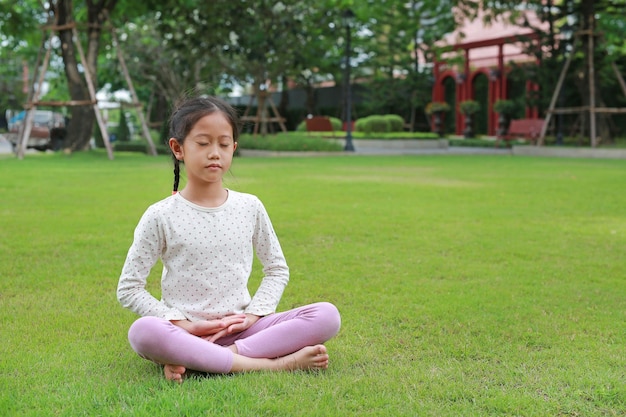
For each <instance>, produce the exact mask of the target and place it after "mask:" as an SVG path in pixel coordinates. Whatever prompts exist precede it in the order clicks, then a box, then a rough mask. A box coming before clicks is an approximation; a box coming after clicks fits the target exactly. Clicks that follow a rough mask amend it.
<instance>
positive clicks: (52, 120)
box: [7, 110, 66, 150]
mask: <svg viewBox="0 0 626 417" xmlns="http://www.w3.org/2000/svg"><path fill="white" fill-rule="evenodd" d="M7 119H8V122H9V123H8V125H9V133H10V134H9V135H8V136H9V141H10V142H11V143H12V144H13V146H17V142H18V140H19V138H18V136H19V132H20V127H21V126H22V124H23V123H24V120H25V119H26V112H25V111H22V112H20V113H17V114H16V115H14V116H12V117H9V118H7ZM65 128H66V126H65V117H64V116H63V114H61V113H58V112H53V111H50V110H35V116H34V118H33V126H32V129H31V132H30V137H29V138H28V143H27V145H26V146H27V147H28V148H35V149H39V150H46V149H52V148H58V146H59V141H61V142H62V141H63V139H64V138H65V134H66V130H65Z"/></svg>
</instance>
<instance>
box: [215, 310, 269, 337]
mask: <svg viewBox="0 0 626 417" xmlns="http://www.w3.org/2000/svg"><path fill="white" fill-rule="evenodd" d="M238 316H240V314H238ZM244 316H245V319H244V320H243V321H242V322H238V323H233V324H231V325H230V326H228V327H226V328H225V329H222V330H220V331H218V332H217V333H215V334H213V335H212V336H210V337H205V339H206V340H208V341H209V342H215V341H216V340H217V339H219V338H220V337H224V336H227V335H229V334H234V333H241V332H243V331H244V330H246V329H248V328H250V326H252V325H253V324H254V323H256V322H257V321H258V320H259V319H260V317H259V316H255V315H254V314H245V315H244ZM229 317H231V316H229ZM224 318H228V317H224Z"/></svg>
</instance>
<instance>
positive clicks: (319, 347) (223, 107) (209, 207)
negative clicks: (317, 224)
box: [117, 97, 341, 382]
mask: <svg viewBox="0 0 626 417" xmlns="http://www.w3.org/2000/svg"><path fill="white" fill-rule="evenodd" d="M169 136H170V139H169V146H170V148H171V150H172V156H173V159H174V177H175V178H174V193H173V195H172V196H170V197H167V198H165V199H164V200H161V201H159V202H157V203H155V204H153V205H152V206H150V207H149V208H148V209H147V210H146V212H145V213H144V214H143V216H142V217H141V220H140V221H139V224H138V225H137V227H136V229H135V233H134V240H133V243H132V245H131V247H130V249H129V251H128V255H127V257H126V262H125V263H124V267H123V269H122V273H121V276H120V279H119V284H118V288H117V296H118V299H119V301H120V303H121V304H122V305H123V306H124V307H126V308H129V309H130V310H132V311H133V312H135V313H137V314H139V315H140V316H141V318H139V319H137V320H136V321H135V322H134V323H133V324H132V326H131V327H130V330H129V332H128V339H129V341H130V345H131V347H132V348H133V349H134V350H135V352H137V353H138V354H139V355H140V356H141V357H143V358H146V359H149V360H151V361H154V362H156V363H159V364H162V365H163V366H164V373H165V377H166V378H167V379H170V380H173V381H177V382H181V381H182V379H183V376H184V374H185V372H186V370H188V369H189V370H194V371H200V372H207V373H217V374H219V373H234V372H245V371H256V370H276V371H280V370H282V371H288V370H297V369H305V370H308V369H312V370H314V369H325V368H327V367H328V361H329V358H328V352H327V349H326V347H325V346H324V344H323V343H325V342H326V341H327V340H329V339H330V338H332V337H333V336H335V335H336V334H337V332H338V331H339V328H340V325H341V319H340V316H339V312H338V311H337V308H336V307H335V306H334V305H332V304H330V303H326V302H320V303H315V304H311V305H306V306H303V307H299V308H296V309H293V310H289V311H285V312H280V313H277V312H276V307H277V306H278V303H279V301H280V298H281V296H282V294H283V290H284V288H285V286H286V285H287V282H288V280H289V269H288V267H287V263H286V261H285V257H284V256H283V252H282V249H281V246H280V243H279V242H278V239H277V237H276V233H275V232H274V229H273V227H272V223H271V221H270V219H269V217H268V214H267V212H266V210H265V208H264V206H263V204H262V203H261V201H260V200H259V199H258V198H257V197H255V196H253V195H250V194H244V193H240V192H237V191H234V190H230V189H227V188H225V187H224V186H223V184H222V177H223V176H224V174H225V173H226V172H228V170H229V168H230V166H231V163H232V160H233V153H234V152H235V149H236V148H237V138H238V136H239V121H238V118H237V114H236V112H235V111H234V109H233V108H232V107H230V105H228V104H226V103H225V102H223V101H221V100H219V99H217V98H214V97H208V98H188V99H185V100H184V101H182V102H181V103H180V104H179V105H178V106H177V108H176V109H175V111H174V112H173V114H172V117H171V120H170V134H169ZM181 163H184V165H185V170H186V173H187V183H186V185H185V187H184V188H183V189H182V190H181V191H180V192H177V191H178V182H179V176H180V164H181ZM255 254H256V256H257V257H258V259H259V260H260V261H261V263H262V265H263V274H264V277H263V280H262V282H261V284H260V285H259V288H258V289H257V290H256V292H255V293H254V296H251V295H250V293H249V291H248V287H247V284H248V278H249V276H250V273H251V271H252V262H253V257H254V255H255ZM159 258H160V259H161V261H162V263H163V273H162V277H161V300H157V299H156V298H155V297H154V296H153V295H151V294H150V293H149V292H148V291H147V290H146V281H147V278H148V276H149V274H150V271H151V269H152V267H153V266H154V265H155V264H156V262H157V260H158V259H159Z"/></svg>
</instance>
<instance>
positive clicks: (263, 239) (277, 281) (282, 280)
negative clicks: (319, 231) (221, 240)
mask: <svg viewBox="0 0 626 417" xmlns="http://www.w3.org/2000/svg"><path fill="white" fill-rule="evenodd" d="M257 201H258V206H259V207H258V211H257V221H256V226H255V232H254V235H253V245H254V248H255V251H256V255H257V257H258V258H259V260H260V261H261V264H262V265H263V274H264V277H263V280H262V281H261V284H260V285H259V288H258V289H257V291H256V293H255V294H254V297H253V298H252V301H251V302H250V304H249V305H248V307H247V308H246V310H245V312H246V313H250V314H255V315H257V316H265V315H268V314H271V313H274V312H275V311H276V308H277V307H278V303H279V302H280V298H281V297H282V295H283V291H284V290H285V287H286V286H287V283H288V282H289V268H288V267H287V262H286V261H285V256H284V255H283V251H282V248H281V246H280V243H279V241H278V237H277V236H276V233H275V231H274V228H273V226H272V223H271V221H270V218H269V216H268V214H267V211H266V210H265V207H264V206H263V204H262V203H261V202H260V201H259V200H257Z"/></svg>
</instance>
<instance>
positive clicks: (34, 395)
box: [0, 152, 626, 417]
mask: <svg viewBox="0 0 626 417" xmlns="http://www.w3.org/2000/svg"><path fill="white" fill-rule="evenodd" d="M115 156H116V157H115V160H113V161H109V160H108V159H107V158H106V154H105V153H103V152H92V153H84V154H74V155H72V156H66V155H63V154H57V155H27V156H26V158H25V159H24V160H22V161H19V160H16V159H14V158H12V157H11V156H7V157H2V159H0V193H1V195H2V197H1V198H0V324H1V327H0V349H1V350H0V358H1V359H0V415H6V416H38V417H39V416H83V415H84V416H96V415H98V416H120V415H129V416H130V415H132V416H151V417H154V416H216V415H220V416H363V415H372V416H383V417H389V416H414V415H417V416H504V415H506V416H617V415H624V414H625V413H626V349H625V347H626V282H625V281H626V216H625V214H626V192H625V186H626V161H624V160H597V159H596V160H582V159H552V158H531V157H512V156H402V157H400V156H388V157H379V156H354V155H352V156H349V157H346V156H341V155H338V156H335V157H313V158H307V157H301V158H275V159H272V158H237V159H236V160H235V161H234V164H233V168H232V175H229V176H228V178H227V180H226V183H227V186H229V187H231V188H233V189H236V190H240V191H244V192H251V193H254V194H256V195H258V196H259V197H260V198H261V199H262V200H263V201H264V203H265V205H266V207H267V209H268V211H269V213H270V216H271V217H272V219H273V222H274V226H275V228H276V230H277V233H278V235H279V237H280V239H281V243H282V245H283V249H284V251H285V254H286V256H287V260H288V262H289V265H290V268H291V272H292V274H291V283H290V285H289V286H288V287H287V290H286V292H285V295H284V297H283V300H282V301H281V304H280V309H281V310H282V309H287V308H290V307H292V306H298V305H302V304H305V303H310V302H314V301H319V300H327V301H331V302H333V303H335V304H336V305H337V306H338V307H339V309H340V311H341V313H342V317H343V327H342V330H341V332H340V333H339V335H338V336H337V337H336V338H335V339H333V340H331V341H330V342H329V343H328V344H327V346H328V349H329V352H330V354H331V366H330V368H329V369H328V370H327V371H326V372H322V373H302V372H299V373H293V374H287V373H285V374H270V373H257V374H245V375H237V376H219V377H209V378H194V379H188V380H186V381H185V382H184V383H183V384H182V385H180V386H177V385H174V384H171V383H168V382H167V381H165V380H164V379H163V378H162V372H161V370H160V369H159V368H158V367H157V366H155V365H153V364H151V363H149V362H148V361H145V360H142V359H140V358H138V357H137V356H136V355H135V354H134V353H133V352H132V350H131V349H130V347H129V345H128V342H127V340H126V331H127V329H128V327H129V325H130V324H131V323H132V321H133V320H134V319H135V316H134V315H133V314H132V313H130V312H129V311H126V310H124V309H122V307H120V306H119V304H118V302H117V300H116V298H115V288H116V285H117V279H118V276H119V272H120V269H121V267H122V264H123V262H124V258H125V255H126V251H127V249H128V246H129V245H130V243H131V239H132V232H133V229H134V227H135V225H136V223H137V221H138V219H139V217H140V215H141V214H142V213H143V211H144V210H145V208H146V207H147V206H148V205H149V204H151V203H152V202H154V201H156V200H158V199H161V198H164V197H166V196H168V195H169V194H170V189H171V182H172V181H171V180H172V174H171V164H170V161H169V159H168V158H167V157H150V156H145V155H140V154H124V153H120V152H118V153H116V155H115ZM258 274H259V268H258V265H257V267H256V275H255V277H254V279H253V285H256V283H257V282H258V278H259V276H258ZM158 275H159V271H154V273H153V278H154V280H153V285H152V288H153V289H154V291H155V292H157V291H158V282H157V281H158Z"/></svg>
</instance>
